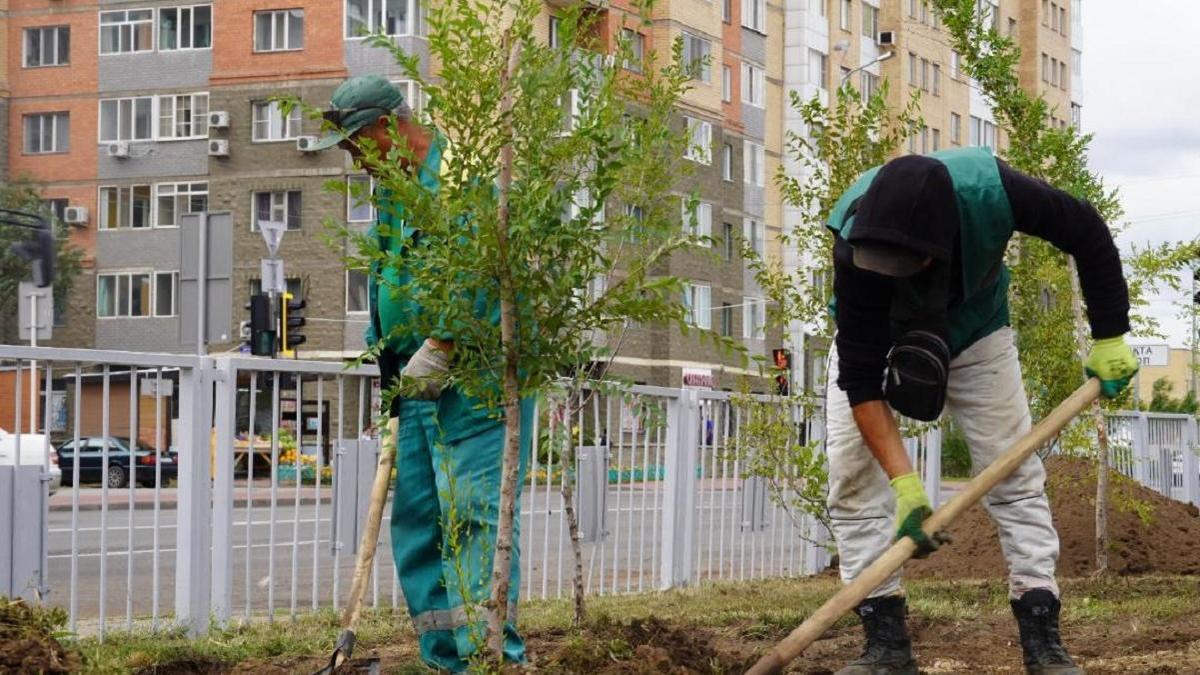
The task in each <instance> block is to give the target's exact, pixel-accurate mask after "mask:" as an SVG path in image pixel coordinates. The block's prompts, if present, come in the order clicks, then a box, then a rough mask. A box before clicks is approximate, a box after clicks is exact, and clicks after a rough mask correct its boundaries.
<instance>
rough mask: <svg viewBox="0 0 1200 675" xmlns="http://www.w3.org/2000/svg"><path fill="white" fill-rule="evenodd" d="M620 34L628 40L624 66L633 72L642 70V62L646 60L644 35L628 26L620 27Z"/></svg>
mask: <svg viewBox="0 0 1200 675" xmlns="http://www.w3.org/2000/svg"><path fill="white" fill-rule="evenodd" d="M621 35H622V36H623V37H624V38H625V39H626V40H627V41H629V60H628V61H626V62H625V68H626V69H627V70H632V71H633V72H635V73H640V72H642V64H643V63H644V62H645V60H646V37H645V36H644V35H642V34H641V33H639V32H637V31H635V30H632V29H629V28H622V29H621Z"/></svg>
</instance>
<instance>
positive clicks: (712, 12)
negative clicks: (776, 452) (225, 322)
mask: <svg viewBox="0 0 1200 675" xmlns="http://www.w3.org/2000/svg"><path fill="white" fill-rule="evenodd" d="M4 4H5V5H8V7H6V8H3V9H4V11H0V20H2V21H6V23H7V26H6V31H5V32H4V34H5V35H7V36H8V38H9V39H8V45H9V46H8V49H7V50H4V58H6V59H7V61H8V67H6V68H3V69H0V72H2V73H3V75H2V76H0V77H4V78H6V80H7V82H6V81H5V80H0V94H2V93H5V92H6V88H7V90H11V96H10V97H9V98H10V99H11V102H9V101H5V100H4V99H3V97H0V114H3V112H4V110H5V104H7V106H8V107H9V108H10V109H11V112H10V114H9V119H8V123H7V124H6V125H3V129H4V130H5V133H4V134H0V135H3V136H4V137H5V138H7V139H12V141H13V142H12V143H11V144H10V147H8V149H7V152H5V153H3V156H4V158H5V161H7V162H8V164H9V166H8V167H7V169H8V170H7V173H6V174H4V175H5V176H7V177H16V176H26V177H29V178H30V179H32V180H34V181H35V182H37V183H38V184H39V186H40V187H41V188H42V189H43V192H44V194H45V196H46V198H47V199H49V200H52V207H53V208H54V210H55V212H56V213H57V214H58V215H59V216H60V217H61V218H63V219H64V220H65V221H67V222H70V223H71V225H72V233H73V234H72V239H73V242H74V243H75V245H77V246H79V247H80V248H81V249H83V250H84V251H85V270H84V273H83V274H82V275H81V277H80V279H79V280H78V281H77V282H76V286H75V292H74V293H73V294H72V298H71V302H70V306H69V307H66V308H62V309H63V311H62V312H60V314H61V318H62V322H61V326H59V327H58V328H57V329H56V331H55V340H54V341H53V343H52V344H57V345H70V346H86V347H93V346H94V347H97V348H108V349H131V350H146V351H179V350H182V349H187V348H186V347H183V346H182V345H181V344H180V336H179V332H180V318H179V298H178V283H179V280H178V276H179V256H180V228H179V221H180V218H181V217H182V216H184V215H186V214H189V213H195V212H200V211H205V210H207V211H211V212H219V211H227V212H229V213H230V214H231V215H232V222H233V227H234V234H233V241H232V246H231V250H230V251H229V255H230V256H231V258H232V260H233V270H234V278H233V298H234V311H233V316H232V322H231V326H230V328H231V331H230V333H231V335H236V333H237V325H238V323H239V321H240V320H242V319H244V318H245V317H244V316H243V314H244V312H243V310H242V304H243V303H244V302H245V299H246V298H247V297H248V296H249V295H250V294H251V293H254V292H256V291H257V290H258V289H259V288H260V286H261V280H260V259H261V258H263V257H265V256H266V255H267V251H266V247H265V245H264V243H263V241H262V239H261V236H260V233H259V232H258V223H259V221H262V220H270V221H275V222H284V223H286V231H285V234H284V237H283V241H282V243H281V245H280V248H279V256H280V257H281V258H282V259H283V260H284V265H285V274H286V277H287V284H288V287H289V289H290V290H292V291H293V292H294V293H295V294H296V295H297V296H298V297H303V298H304V299H305V300H306V301H307V303H308V307H307V311H306V313H307V316H308V317H309V323H308V325H307V326H306V327H305V329H304V332H305V334H306V335H307V336H308V341H307V342H306V343H305V344H304V345H303V346H302V348H301V349H300V350H299V356H301V357H303V358H330V359H338V358H346V357H350V356H356V355H357V354H358V353H359V352H360V351H361V347H362V341H361V340H362V338H361V336H362V331H363V328H364V327H365V326H366V322H367V310H368V307H367V299H366V275H365V274H364V273H363V272H362V271H357V270H351V271H345V270H344V269H343V266H342V263H341V259H342V254H343V250H341V249H340V248H338V247H336V246H335V247H331V246H330V244H329V242H328V236H327V235H328V232H327V229H326V227H325V223H326V221H333V222H344V223H349V224H350V226H351V227H352V228H364V229H365V228H366V227H368V226H369V224H370V223H371V221H372V220H373V218H374V214H373V213H372V210H371V208H370V206H369V205H365V204H352V203H349V201H348V199H347V196H346V194H344V193H341V192H339V191H330V190H329V189H327V184H328V183H329V182H330V181H331V180H332V181H335V182H338V181H341V182H350V181H364V180H367V177H366V176H363V175H355V174H354V172H353V169H352V167H351V166H350V165H349V163H348V162H347V160H346V157H345V155H344V154H342V153H336V152H329V153H310V152H306V151H305V150H304V148H305V146H306V145H307V139H308V138H310V137H311V136H313V135H315V134H316V133H317V132H318V129H317V125H316V124H315V123H314V122H313V121H311V120H308V119H304V118H303V117H302V116H301V115H300V114H299V113H298V112H292V113H291V114H289V115H287V116H285V115H284V114H283V111H282V109H281V108H280V106H279V105H278V104H277V103H276V102H274V101H273V100H272V99H273V97H276V96H279V95H295V96H298V97H299V98H301V99H302V100H304V101H305V102H307V103H310V104H314V105H321V104H323V103H325V102H326V101H328V99H329V95H330V93H331V92H332V90H333V89H334V88H335V87H336V86H337V85H338V84H339V83H340V82H341V81H343V80H344V79H345V78H346V77H347V76H350V75H358V74H364V73H381V74H384V75H386V76H389V77H391V78H392V79H393V80H394V81H396V82H397V83H398V84H400V85H401V86H403V87H405V88H406V90H407V91H408V92H409V93H410V99H412V100H413V101H414V102H416V107H418V108H419V106H420V95H419V93H418V92H417V91H416V87H415V85H414V83H412V82H407V81H404V80H403V79H402V77H403V76H402V73H401V72H400V70H399V68H398V67H397V66H396V65H395V64H394V63H393V61H392V59H391V57H390V55H389V54H388V53H386V52H385V51H383V50H380V49H376V48H373V47H370V46H368V45H367V44H366V43H365V41H364V40H363V39H362V38H361V37H360V36H361V35H362V34H363V33H364V32H370V31H376V30H383V31H384V32H387V33H388V34H390V35H392V36H393V37H394V38H395V40H396V41H397V43H398V44H399V45H400V46H401V47H402V48H404V49H405V50H407V51H409V52H411V53H416V54H418V55H422V56H423V55H425V54H426V53H427V48H426V44H425V40H424V38H423V37H422V36H421V31H422V26H421V22H420V20H419V2H418V0H342V1H339V2H330V1H328V0H325V1H318V0H292V1H290V2H287V3H281V2H277V1H273V0H221V2H219V3H216V2H208V3H201V2H195V1H192V2H188V3H180V2H179V0H131V1H123V0H117V1H114V0H104V1H103V2H98V1H97V0H90V1H88V0H10V1H9V2H6V3H4ZM2 7H3V6H2V5H0V8H2ZM556 11H559V8H558V7H556V6H555V5H554V4H553V3H548V4H547V8H546V12H545V16H544V17H543V23H542V25H543V26H544V31H545V37H546V39H549V40H553V39H555V27H554V21H555V20H556V19H555V17H554V15H555V12H556ZM596 11H598V12H602V13H603V16H602V19H603V20H602V22H601V32H602V37H604V38H605V39H606V40H609V41H611V40H613V39H614V37H615V36H616V35H619V34H621V33H620V31H622V30H624V31H629V32H628V33H626V34H627V35H631V36H633V37H635V38H636V40H637V41H638V43H639V45H640V47H639V48H640V49H641V50H642V52H643V53H645V54H649V53H651V52H652V51H655V50H657V51H658V52H659V53H661V54H662V55H663V56H664V57H665V56H666V55H668V54H669V53H670V45H671V41H672V40H674V39H676V38H679V39H682V40H683V42H684V49H685V53H686V55H687V56H688V58H689V59H692V60H694V61H695V62H696V66H697V67H696V72H695V78H694V81H693V84H694V87H693V88H692V90H691V91H690V92H689V93H688V94H687V96H686V97H685V99H684V101H683V102H682V103H681V106H680V109H679V117H678V124H679V125H680V126H679V128H680V129H681V130H685V129H686V130H687V131H688V132H689V133H690V134H691V138H692V139H693V141H694V142H695V146H696V147H695V148H694V150H693V151H691V152H689V155H688V157H687V158H686V161H688V162H689V163H690V165H691V167H692V168H693V169H694V172H693V178H692V181H691V184H690V185H689V186H688V190H694V191H695V193H696V194H697V196H698V199H699V201H700V208H699V209H698V212H697V219H696V223H695V224H694V227H696V228H698V230H699V231H700V232H701V233H703V234H709V235H712V236H714V237H715V238H716V240H717V242H718V243H717V244H715V246H716V247H718V248H719V250H718V251H714V252H712V253H715V254H716V257H715V260H716V263H714V258H713V257H712V256H708V255H702V254H697V255H681V256H677V257H676V258H675V259H673V260H672V261H671V263H670V271H671V272H672V273H674V274H677V275H679V276H682V277H684V278H686V279H688V280H689V287H688V300H689V302H690V303H691V308H692V309H691V312H692V314H691V316H692V323H693V324H694V325H695V326H696V327H697V328H701V329H707V330H713V331H718V332H720V333H722V334H724V335H728V336H732V337H734V338H739V339H742V340H743V341H744V343H745V344H746V346H747V348H748V349H749V351H750V352H751V353H752V354H755V355H761V356H769V355H770V350H771V349H773V348H776V347H779V346H781V345H782V339H781V337H780V336H779V335H777V334H776V335H768V333H767V331H766V330H765V323H766V304H765V301H764V300H763V298H762V292H761V290H759V289H758V288H757V287H756V286H755V284H754V282H753V278H752V276H751V275H750V273H749V271H748V269H747V267H746V265H745V262H744V261H743V260H742V259H741V257H740V255H739V246H740V241H741V240H742V239H745V240H746V241H749V242H751V243H752V244H753V245H754V246H755V248H757V249H758V250H765V249H766V248H767V247H768V246H770V245H773V244H772V242H774V240H775V239H776V237H775V235H774V233H775V232H777V231H778V228H779V226H780V223H781V222H782V212H781V207H780V199H779V195H778V191H777V189H776V188H775V186H774V183H773V180H772V179H771V177H772V176H773V175H774V173H775V171H776V167H777V166H778V162H779V161H780V157H781V146H782V135H783V132H782V125H783V122H782V110H783V108H784V105H783V101H784V93H783V80H782V69H783V50H782V39H783V32H782V30H779V29H776V28H773V27H778V26H780V25H782V22H783V21H782V18H783V17H782V6H781V4H778V3H775V2H768V1H767V0H725V1H724V2H722V3H710V2H705V1H703V0H671V1H670V2H661V3H659V4H658V5H656V8H655V14H654V16H653V17H652V18H653V21H652V24H651V26H649V27H643V26H641V25H640V24H639V22H637V21H633V20H627V19H628V17H629V12H630V11H631V7H630V6H629V4H628V3H627V2H625V1H624V0H615V1H614V2H612V3H610V4H608V5H605V6H603V7H600V6H597V8H596ZM422 61H423V63H424V62H425V61H427V60H426V59H422ZM647 65H648V66H649V65H651V64H647ZM426 67H428V64H427V63H426ZM680 196H681V203H682V199H683V197H684V196H685V195H684V194H681V195H680ZM680 216H681V224H682V226H693V225H691V224H690V222H687V223H685V222H684V221H685V217H684V216H685V214H684V213H683V209H682V206H681V214H680ZM686 220H687V221H690V218H687V219H686ZM237 347H238V344H237V340H236V338H234V339H233V340H231V342H229V343H228V344H217V345H210V349H211V350H212V351H214V352H220V351H227V350H231V349H236V348H237ZM621 352H622V355H621V357H620V359H618V362H617V369H618V371H619V372H622V373H623V374H626V375H628V376H630V377H631V378H633V379H635V380H637V381H642V382H648V383H653V384H661V385H671V386H678V385H681V384H684V383H685V382H686V383H688V384H691V385H694V386H713V387H732V386H734V385H735V383H736V378H737V377H738V376H740V375H741V374H743V373H745V372H747V371H743V370H741V369H739V368H737V367H736V366H735V365H734V363H733V362H734V359H732V358H731V357H730V356H729V355H724V354H720V353H718V352H717V351H716V350H714V349H713V348H711V347H710V346H708V345H707V344H706V343H703V342H702V341H700V340H698V339H697V338H696V336H695V335H694V334H693V335H691V336H682V335H680V334H679V333H678V331H676V330H674V329H668V328H663V327H650V326H645V327H634V328H632V329H631V330H630V331H629V334H628V335H627V336H626V338H625V339H624V340H623V345H622V350H621Z"/></svg>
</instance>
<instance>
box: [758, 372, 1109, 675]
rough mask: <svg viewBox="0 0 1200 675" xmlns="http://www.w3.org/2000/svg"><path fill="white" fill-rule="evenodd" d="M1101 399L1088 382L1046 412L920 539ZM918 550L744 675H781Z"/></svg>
mask: <svg viewBox="0 0 1200 675" xmlns="http://www.w3.org/2000/svg"><path fill="white" fill-rule="evenodd" d="M1099 395H1100V381H1099V380H1097V379H1096V378H1092V379H1089V380H1088V381H1087V382H1085V383H1084V385H1083V386H1082V387H1080V388H1079V389H1076V390H1075V393H1073V394H1071V395H1070V396H1069V397H1067V400H1065V401H1063V402H1062V403H1060V404H1059V405H1058V407H1057V408H1055V409H1054V410H1053V411H1051V412H1050V414H1049V415H1047V416H1046V418H1045V419H1043V420H1042V421H1041V422H1038V424H1037V426H1035V427H1034V428H1033V429H1031V430H1030V431H1029V433H1028V434H1025V436H1024V437H1022V438H1021V439H1020V440H1018V441H1017V442H1016V443H1014V444H1013V446H1012V447H1011V448H1009V449H1008V450H1007V451H1006V452H1005V453H1004V454H1003V455H1000V457H999V458H998V459H997V460H996V461H995V462H993V463H992V464H991V466H989V467H988V468H986V469H984V470H983V471H982V472H980V474H979V475H978V476H975V478H973V479H971V482H970V483H967V485H966V487H965V488H963V490H962V492H959V493H958V494H957V495H955V496H954V497H953V498H952V499H951V500H950V501H948V502H946V503H945V504H944V505H943V506H942V507H941V508H939V509H938V510H937V511H934V512H933V515H931V516H929V518H927V519H926V520H925V524H924V525H923V526H922V527H923V529H924V530H925V533H926V534H928V535H929V536H931V537H932V536H934V535H935V534H936V533H938V532H940V531H942V530H944V529H945V528H946V527H948V526H949V525H950V523H952V522H954V520H955V519H956V518H958V517H959V516H960V515H962V513H963V512H964V511H966V510H967V509H968V508H970V506H971V505H972V504H974V503H975V502H977V501H979V500H980V499H982V498H983V496H984V495H986V494H987V493H988V491H989V490H991V489H992V488H993V487H995V486H996V484H997V483H999V482H1000V481H1002V480H1004V479H1005V478H1007V477H1008V475H1009V474H1011V473H1012V472H1013V471H1015V470H1016V469H1017V467H1019V466H1020V465H1021V463H1022V462H1024V461H1025V459H1026V458H1027V457H1029V455H1031V454H1033V453H1034V451H1036V450H1037V449H1038V448H1041V447H1042V446H1044V445H1046V443H1048V442H1049V441H1050V440H1051V439H1052V438H1053V437H1054V436H1055V435H1056V434H1057V433H1058V432H1059V431H1062V428H1063V427H1065V426H1066V425H1067V423H1068V422H1070V421H1071V420H1072V419H1074V418H1075V416H1076V415H1078V414H1079V413H1081V412H1083V409H1084V408H1086V407H1087V406H1088V405H1091V403H1092V401H1094V400H1096V397H1097V396H1099ZM916 550H917V545H916V544H915V543H913V541H912V539H910V538H908V537H905V538H903V539H901V540H899V541H897V542H896V543H895V544H892V546H891V548H889V549H888V550H886V551H884V552H883V554H882V555H880V556H879V557H878V558H877V559H876V560H875V562H873V563H871V566H870V567H868V568H867V569H865V570H863V572H862V574H860V575H858V578H857V579H855V580H854V581H853V582H851V583H850V584H848V585H846V586H845V587H843V588H842V590H840V591H838V592H837V593H836V594H834V596H833V597H832V598H830V599H829V600H827V601H826V602H825V604H824V605H821V607H820V608H819V609H818V610H817V611H816V612H814V613H813V615H812V616H810V617H808V619H806V620H805V621H804V623H802V624H800V626H799V627H798V628H796V630H794V631H792V632H791V634H790V635H788V636H787V637H786V638H784V639H783V641H782V642H780V643H779V644H777V645H775V648H774V649H772V650H771V651H770V652H768V653H767V654H766V655H765V656H763V657H762V658H761V659H759V660H758V663H755V664H754V666H753V667H752V668H750V670H748V671H746V673H747V675H766V674H767V673H781V672H783V669H784V667H785V666H787V664H788V663H791V661H792V660H793V659H795V658H796V657H797V656H800V654H801V653H802V652H803V651H804V650H805V649H807V648H808V646H809V645H811V644H812V643H813V642H815V641H816V639H817V638H819V637H821V635H822V634H824V633H825V631H826V630H829V627H830V626H832V625H833V624H834V622H836V621H837V620H838V619H839V618H841V616H842V615H843V614H845V613H846V612H849V611H850V610H851V609H853V608H855V607H857V606H858V604H859V603H860V602H862V601H863V600H864V599H866V597H867V594H868V593H870V592H871V591H872V590H874V589H875V588H876V587H877V586H879V584H881V583H883V581H884V580H885V579H887V578H888V577H889V576H891V575H892V573H893V572H895V571H896V570H898V569H900V566H901V565H903V564H904V563H905V562H906V561H907V560H908V559H909V558H911V557H912V556H913V553H915V552H916Z"/></svg>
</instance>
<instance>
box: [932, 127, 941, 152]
mask: <svg viewBox="0 0 1200 675" xmlns="http://www.w3.org/2000/svg"><path fill="white" fill-rule="evenodd" d="M929 133H930V146H929V147H930V150H931V151H932V152H937V151H938V150H941V149H942V132H941V130H939V129H931V130H930V132H929Z"/></svg>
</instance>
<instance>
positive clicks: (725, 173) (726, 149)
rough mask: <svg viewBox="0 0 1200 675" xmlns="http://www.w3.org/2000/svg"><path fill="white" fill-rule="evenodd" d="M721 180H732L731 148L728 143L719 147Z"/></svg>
mask: <svg viewBox="0 0 1200 675" xmlns="http://www.w3.org/2000/svg"><path fill="white" fill-rule="evenodd" d="M721 178H724V179H725V180H733V146H732V145H730V144H728V143H726V144H724V145H722V146H721Z"/></svg>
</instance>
